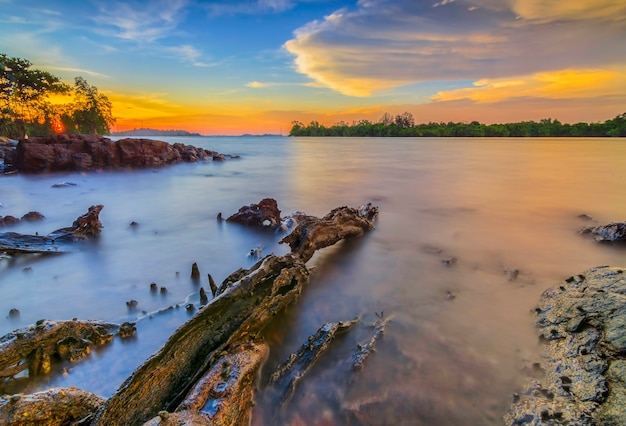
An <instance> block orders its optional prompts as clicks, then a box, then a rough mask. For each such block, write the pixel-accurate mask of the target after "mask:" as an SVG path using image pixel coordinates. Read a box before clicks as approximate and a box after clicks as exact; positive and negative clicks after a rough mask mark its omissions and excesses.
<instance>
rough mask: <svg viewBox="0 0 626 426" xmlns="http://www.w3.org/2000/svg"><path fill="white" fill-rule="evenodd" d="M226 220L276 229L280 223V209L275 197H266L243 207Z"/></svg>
mask: <svg viewBox="0 0 626 426" xmlns="http://www.w3.org/2000/svg"><path fill="white" fill-rule="evenodd" d="M226 221H227V222H235V223H241V224H243V225H248V226H258V227H267V228H272V229H275V228H276V227H277V226H278V225H279V224H280V210H279V209H278V203H277V202H276V200H275V199H273V198H264V199H262V200H261V201H259V202H258V203H256V204H250V205H247V206H243V207H241V208H240V209H239V211H238V212H237V213H235V214H233V215H231V216H229V217H228V219H226Z"/></svg>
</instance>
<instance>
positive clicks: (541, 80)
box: [433, 67, 626, 103]
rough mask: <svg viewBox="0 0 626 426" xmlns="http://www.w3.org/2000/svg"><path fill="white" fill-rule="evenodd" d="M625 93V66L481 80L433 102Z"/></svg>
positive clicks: (443, 95) (566, 97) (554, 97)
mask: <svg viewBox="0 0 626 426" xmlns="http://www.w3.org/2000/svg"><path fill="white" fill-rule="evenodd" d="M615 93H622V94H626V67H624V68H622V69H616V70H601V69H584V70H575V69H567V70H560V71H552V72H541V73H536V74H533V75H529V76H519V77H515V78H499V79H483V80H479V81H476V82H475V83H474V87H472V88H463V89H457V90H450V91H442V92H439V93H437V94H436V95H435V96H434V97H433V100H435V101H455V100H463V99H469V100H472V101H474V102H477V103H492V102H501V101H503V100H506V99H510V98H514V97H536V98H550V99H575V98H591V97H602V96H611V95H613V94H615Z"/></svg>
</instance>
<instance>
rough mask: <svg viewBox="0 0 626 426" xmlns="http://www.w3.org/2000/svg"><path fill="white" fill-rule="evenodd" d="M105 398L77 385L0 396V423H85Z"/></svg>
mask: <svg viewBox="0 0 626 426" xmlns="http://www.w3.org/2000/svg"><path fill="white" fill-rule="evenodd" d="M104 402H105V400H104V398H102V397H100V396H97V395H95V394H92V393H90V392H86V391H83V390H80V389H76V388H53V389H49V390H46V391H43V392H37V393H33V394H30V395H12V396H8V395H3V396H0V424H3V425H53V424H54V425H62V424H65V425H69V424H82V423H81V421H82V420H84V419H85V418H87V417H88V416H91V415H92V414H93V413H94V412H95V411H97V410H98V409H99V408H100V407H102V405H103V404H104Z"/></svg>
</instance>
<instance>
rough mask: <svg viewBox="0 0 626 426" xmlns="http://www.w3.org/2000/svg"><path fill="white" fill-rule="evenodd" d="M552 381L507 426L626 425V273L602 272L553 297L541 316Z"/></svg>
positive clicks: (558, 289)
mask: <svg viewBox="0 0 626 426" xmlns="http://www.w3.org/2000/svg"><path fill="white" fill-rule="evenodd" d="M535 313H536V316H537V321H536V325H537V328H538V330H539V336H540V340H541V341H542V342H543V346H542V356H543V357H544V358H545V361H544V362H542V365H543V369H544V371H545V376H544V378H543V379H542V380H541V379H540V380H541V381H537V380H534V381H531V382H530V384H529V385H528V386H527V387H526V391H525V392H523V393H522V394H521V395H520V397H519V398H517V401H514V402H513V403H512V404H511V407H510V409H509V411H508V413H507V414H506V415H505V417H504V419H505V423H506V424H507V425H522V424H528V425H543V424H572V425H574V424H575V425H623V424H626V271H625V270H624V269H623V268H611V267H608V266H599V267H595V268H592V269H590V270H588V271H587V272H586V273H584V274H581V275H576V276H573V277H570V278H568V279H566V280H565V281H564V282H563V283H561V284H560V285H558V286H555V287H553V288H550V289H548V290H546V291H545V292H544V293H543V294H542V296H541V299H540V301H539V303H538V305H537V307H536V309H535Z"/></svg>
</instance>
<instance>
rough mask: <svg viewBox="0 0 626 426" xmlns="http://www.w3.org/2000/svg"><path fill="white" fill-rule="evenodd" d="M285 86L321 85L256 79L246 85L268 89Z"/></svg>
mask: <svg viewBox="0 0 626 426" xmlns="http://www.w3.org/2000/svg"><path fill="white" fill-rule="evenodd" d="M285 86H301V87H320V85H318V84H315V83H279V82H269V83H267V82H266V83H264V82H261V81H256V80H255V81H251V82H249V83H246V87H250V88H252V89H266V88H268V87H285Z"/></svg>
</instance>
